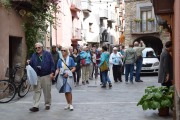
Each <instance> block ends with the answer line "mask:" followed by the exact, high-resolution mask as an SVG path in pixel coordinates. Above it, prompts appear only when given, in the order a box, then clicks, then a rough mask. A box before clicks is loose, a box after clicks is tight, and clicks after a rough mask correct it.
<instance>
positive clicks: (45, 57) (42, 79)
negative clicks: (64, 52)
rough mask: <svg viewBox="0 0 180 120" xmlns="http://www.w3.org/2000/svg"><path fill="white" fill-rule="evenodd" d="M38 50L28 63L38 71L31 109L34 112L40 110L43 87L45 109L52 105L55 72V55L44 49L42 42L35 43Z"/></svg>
mask: <svg viewBox="0 0 180 120" xmlns="http://www.w3.org/2000/svg"><path fill="white" fill-rule="evenodd" d="M35 49H36V52H35V53H34V54H33V55H32V57H31V59H30V60H27V63H29V64H30V65H31V67H32V68H33V69H34V70H35V72H36V73H37V76H38V79H37V85H34V86H33V87H34V96H33V107H32V108H30V109H29V110H30V111H32V112H37V111H39V104H40V98H41V89H43V93H44V101H45V106H46V107H45V109H46V110H49V109H50V106H51V84H52V82H51V80H50V79H53V78H54V77H53V74H54V72H55V64H54V60H53V57H52V55H51V53H50V52H48V51H46V50H43V45H42V44H41V43H36V44H35Z"/></svg>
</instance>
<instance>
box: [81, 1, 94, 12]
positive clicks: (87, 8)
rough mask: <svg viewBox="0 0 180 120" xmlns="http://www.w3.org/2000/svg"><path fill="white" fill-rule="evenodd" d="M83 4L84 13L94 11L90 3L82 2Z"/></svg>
mask: <svg viewBox="0 0 180 120" xmlns="http://www.w3.org/2000/svg"><path fill="white" fill-rule="evenodd" d="M81 4H82V11H83V12H86V13H89V12H91V11H92V10H91V3H90V2H81Z"/></svg>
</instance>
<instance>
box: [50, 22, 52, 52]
mask: <svg viewBox="0 0 180 120" xmlns="http://www.w3.org/2000/svg"><path fill="white" fill-rule="evenodd" d="M51 49H52V24H51V23H50V50H51Z"/></svg>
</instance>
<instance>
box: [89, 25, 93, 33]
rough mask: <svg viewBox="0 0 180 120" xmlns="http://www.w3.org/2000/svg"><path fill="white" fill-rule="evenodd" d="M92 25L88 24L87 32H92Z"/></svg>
mask: <svg viewBox="0 0 180 120" xmlns="http://www.w3.org/2000/svg"><path fill="white" fill-rule="evenodd" d="M92 25H93V23H89V32H92Z"/></svg>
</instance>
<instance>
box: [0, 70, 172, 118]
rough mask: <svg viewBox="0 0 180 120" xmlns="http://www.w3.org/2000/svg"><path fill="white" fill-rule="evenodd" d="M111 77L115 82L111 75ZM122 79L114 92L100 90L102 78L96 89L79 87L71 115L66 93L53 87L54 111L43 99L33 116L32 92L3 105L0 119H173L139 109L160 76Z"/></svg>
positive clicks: (107, 89) (75, 92)
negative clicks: (67, 107) (60, 92)
mask: <svg viewBox="0 0 180 120" xmlns="http://www.w3.org/2000/svg"><path fill="white" fill-rule="evenodd" d="M110 78H111V80H113V76H112V73H111V74H110ZM122 78H123V82H122V83H120V82H119V83H114V82H112V83H113V87H112V89H109V87H107V88H106V89H101V87H100V85H99V79H98V80H97V81H98V82H97V87H93V85H94V84H95V81H94V80H93V81H90V85H85V86H79V87H76V88H75V90H74V91H73V105H74V111H72V112H71V111H69V110H64V107H65V105H66V100H65V97H64V94H59V93H58V92H57V90H56V88H55V86H52V92H51V93H52V106H51V109H50V110H45V109H44V108H45V107H44V105H43V97H41V101H42V102H41V104H40V111H39V112H36V113H32V112H30V111H29V108H30V107H32V96H33V92H30V93H28V94H27V96H25V98H22V99H18V97H16V98H15V99H14V100H13V101H11V102H10V103H7V104H1V105H0V106H1V107H0V111H1V112H0V116H1V118H0V120H172V111H170V116H168V117H159V116H158V110H155V111H154V110H147V111H143V110H142V107H141V106H138V107H137V106H136V104H137V102H138V101H139V99H140V98H141V97H142V95H143V94H144V89H145V88H146V87H147V86H150V85H155V86H160V84H158V83H157V76H155V75H154V76H143V77H142V79H143V80H144V82H143V83H136V82H135V83H134V84H125V82H124V76H122Z"/></svg>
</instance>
